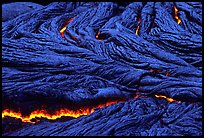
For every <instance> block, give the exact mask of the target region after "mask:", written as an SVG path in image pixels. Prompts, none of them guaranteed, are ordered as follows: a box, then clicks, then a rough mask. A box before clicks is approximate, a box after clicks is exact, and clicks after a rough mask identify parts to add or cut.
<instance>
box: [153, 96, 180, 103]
mask: <svg viewBox="0 0 204 138" xmlns="http://www.w3.org/2000/svg"><path fill="white" fill-rule="evenodd" d="M155 97H156V98H164V99H166V100H167V101H168V102H181V101H177V100H174V99H172V98H167V97H166V96H163V95H155Z"/></svg>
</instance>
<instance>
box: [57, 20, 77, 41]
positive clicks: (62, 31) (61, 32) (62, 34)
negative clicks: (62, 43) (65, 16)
mask: <svg viewBox="0 0 204 138" xmlns="http://www.w3.org/2000/svg"><path fill="white" fill-rule="evenodd" d="M72 20H74V18H70V19H69V20H67V21H66V22H65V25H64V27H62V29H61V30H60V35H61V36H62V38H64V31H65V30H66V28H67V25H68V24H69V23H70V22H71V21H72Z"/></svg>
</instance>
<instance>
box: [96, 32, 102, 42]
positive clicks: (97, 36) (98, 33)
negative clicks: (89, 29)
mask: <svg viewBox="0 0 204 138" xmlns="http://www.w3.org/2000/svg"><path fill="white" fill-rule="evenodd" d="M99 35H100V31H98V32H97V34H96V39H98V40H99V41H102V40H103V39H100V38H99Z"/></svg>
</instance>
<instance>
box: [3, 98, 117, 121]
mask: <svg viewBox="0 0 204 138" xmlns="http://www.w3.org/2000/svg"><path fill="white" fill-rule="evenodd" d="M118 102H120V101H109V102H107V103H104V104H99V105H97V106H96V107H93V108H83V109H79V110H77V111H73V110H69V109H65V108H64V109H61V110H59V111H56V112H54V114H52V115H51V114H49V113H48V112H47V111H46V110H36V111H33V112H31V114H30V115H29V116H22V114H21V113H20V112H14V111H13V110H9V109H5V110H4V111H3V112H2V119H3V118H4V117H6V116H7V117H12V118H17V119H21V120H22V122H29V123H35V122H33V121H32V119H36V118H46V119H48V120H56V119H58V118H61V117H63V116H64V117H68V116H69V117H74V118H78V117H80V116H83V115H89V114H91V113H93V112H94V110H95V109H98V108H103V107H106V106H109V105H111V104H116V103H118Z"/></svg>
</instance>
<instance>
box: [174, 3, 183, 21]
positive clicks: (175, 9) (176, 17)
mask: <svg viewBox="0 0 204 138" xmlns="http://www.w3.org/2000/svg"><path fill="white" fill-rule="evenodd" d="M174 13H175V19H176V20H177V23H178V24H180V23H181V19H180V18H179V17H178V9H177V8H176V6H175V5H174Z"/></svg>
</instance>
